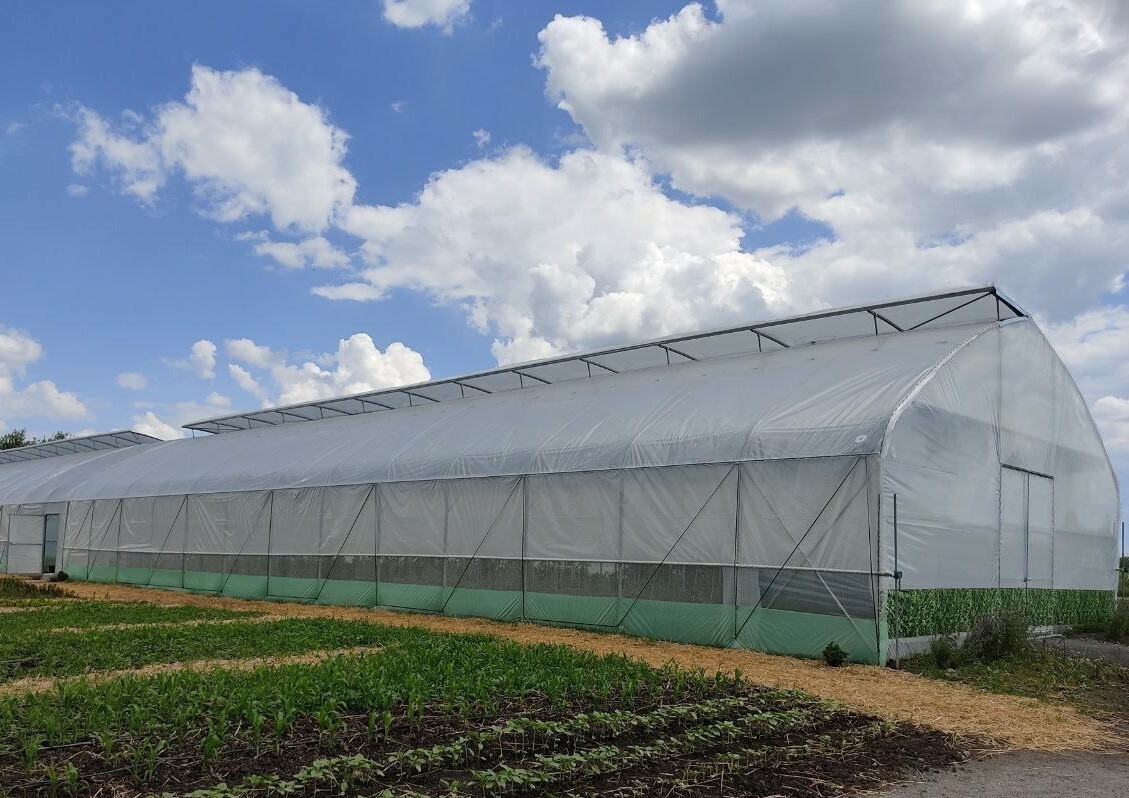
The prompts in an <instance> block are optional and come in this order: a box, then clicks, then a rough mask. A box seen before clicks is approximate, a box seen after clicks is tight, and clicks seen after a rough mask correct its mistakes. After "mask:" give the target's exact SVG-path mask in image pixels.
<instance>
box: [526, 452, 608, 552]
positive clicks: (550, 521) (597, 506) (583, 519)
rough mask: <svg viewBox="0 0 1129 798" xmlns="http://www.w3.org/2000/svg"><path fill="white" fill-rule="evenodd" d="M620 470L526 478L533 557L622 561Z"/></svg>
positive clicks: (528, 540) (528, 533) (528, 535)
mask: <svg viewBox="0 0 1129 798" xmlns="http://www.w3.org/2000/svg"><path fill="white" fill-rule="evenodd" d="M619 478H620V475H619V472H617V471H598V472H594V473H586V474H552V475H549V476H537V477H527V478H526V482H525V484H526V492H527V497H526V517H525V521H526V544H525V545H526V548H525V556H526V557H527V558H529V559H535V560H536V559H544V560H595V561H605V562H615V561H617V560H618V559H619V502H620V491H619Z"/></svg>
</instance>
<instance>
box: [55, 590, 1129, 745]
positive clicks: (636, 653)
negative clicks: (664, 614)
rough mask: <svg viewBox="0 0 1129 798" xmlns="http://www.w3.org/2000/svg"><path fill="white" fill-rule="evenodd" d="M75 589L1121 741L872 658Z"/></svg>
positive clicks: (1046, 710) (900, 716) (904, 713)
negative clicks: (676, 669) (713, 675)
mask: <svg viewBox="0 0 1129 798" xmlns="http://www.w3.org/2000/svg"><path fill="white" fill-rule="evenodd" d="M65 587H66V589H67V590H69V591H70V592H72V593H73V594H74V595H76V596H79V597H82V598H91V599H95V598H97V599H111V600H116V601H151V602H154V603H159V604H173V605H191V606H204V607H227V608H230V609H251V610H258V611H261V612H267V613H271V614H272V615H276V616H285V617H321V618H342V619H350V620H367V621H372V622H376V623H382V624H389V625H395V626H417V627H422V628H425V629H432V630H435V631H441V632H453V633H473V634H489V635H494V636H497V637H501V638H505V639H508V640H514V641H516V642H519V643H524V644H535V643H550V644H564V645H568V646H572V647H574V648H577V649H581V650H584V651H591V652H594V653H597V654H606V653H616V654H623V655H626V656H629V657H633V658H636V659H640V660H643V661H645V662H648V663H650V664H652V665H656V666H661V665H664V664H666V663H668V662H673V663H675V664H677V665H680V666H684V667H688V668H703V669H705V670H706V671H709V672H714V671H725V672H732V671H735V670H740V671H741V673H742V674H743V675H744V677H745V678H746V679H748V680H750V681H752V682H756V683H758V684H764V685H768V686H771V687H781V688H793V689H799V690H805V691H807V692H809V693H813V694H815V695H819V696H822V697H824V698H828V699H832V700H834V701H836V702H838V703H839V704H841V705H843V706H846V707H850V708H853V709H856V710H859V711H863V712H868V713H872V714H875V715H880V716H883V717H887V718H890V719H895V720H905V721H909V722H911V723H917V724H921V725H924V726H932V727H934V728H936V729H940V730H942V731H945V732H949V733H952V734H956V735H962V736H969V737H976V738H981V739H984V738H988V739H991V740H993V741H995V742H996V743H997V744H998V745H999V746H1000V747H1001V748H1015V749H1032V750H1042V751H1103V750H1111V749H1115V748H1120V747H1122V745H1123V743H1122V742H1121V740H1120V739H1119V738H1118V735H1117V734H1116V733H1115V731H1114V730H1113V728H1112V727H1111V726H1110V725H1108V724H1107V723H1105V722H1103V721H1102V720H1100V719H1097V718H1093V717H1090V716H1087V715H1085V714H1083V713H1082V712H1080V711H1078V710H1077V709H1075V708H1074V707H1071V706H1068V705H1065V704H1053V703H1049V702H1045V701H1039V700H1036V699H1032V698H1022V697H1018V696H1007V695H997V694H994V693H988V692H985V691H982V690H977V689H975V688H972V687H968V686H966V685H962V684H957V683H950V682H941V681H938V680H935V679H930V678H927V677H923V676H917V675H915V674H911V673H907V672H905V671H895V670H891V669H889V668H879V667H873V666H865V665H853V666H849V667H845V668H828V667H826V666H825V665H823V664H822V663H819V662H813V661H810V660H803V659H796V658H793V657H783V656H775V655H770V654H764V653H761V652H757V651H743V650H736V649H722V648H711V647H708V646H696V645H688V644H683V643H666V642H661V641H653V640H645V639H641V638H634V637H626V636H623V635H615V634H607V633H601V632H587V631H581V630H577V629H561V628H556V627H548V626H540V625H536V624H529V623H503V622H498V621H489V620H483V619H477V618H451V617H446V616H438V615H417V614H408V613H398V612H389V611H384V610H372V609H367V608H360V607H332V606H321V605H308V604H288V603H274V602H266V601H245V600H240V599H230V598H221V597H215V596H198V595H191V594H187V593H177V592H172V591H163V590H157V589H149V588H138V587H129V586H124V585H101V584H89V583H70V584H67V585H66V586H65Z"/></svg>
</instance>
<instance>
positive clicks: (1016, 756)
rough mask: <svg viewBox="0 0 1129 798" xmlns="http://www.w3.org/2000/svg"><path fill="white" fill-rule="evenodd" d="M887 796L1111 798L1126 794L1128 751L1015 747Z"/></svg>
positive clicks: (910, 785)
mask: <svg viewBox="0 0 1129 798" xmlns="http://www.w3.org/2000/svg"><path fill="white" fill-rule="evenodd" d="M883 795H884V796H886V798H963V796H969V798H1017V797H1021V798H1061V796H1069V798H1115V796H1124V795H1129V755H1126V754H1082V753H1080V754H1047V753H1042V752H1036V751H1018V752H1014V753H1009V754H1001V755H999V756H995V757H991V758H989V759H981V760H978V761H974V762H968V763H965V764H963V765H959V766H957V767H956V768H953V769H949V770H943V771H940V772H938V773H931V774H927V775H924V776H922V777H920V780H919V781H915V782H910V783H907V784H902V785H901V786H899V787H896V788H894V789H893V790H891V791H890V792H887V793H883Z"/></svg>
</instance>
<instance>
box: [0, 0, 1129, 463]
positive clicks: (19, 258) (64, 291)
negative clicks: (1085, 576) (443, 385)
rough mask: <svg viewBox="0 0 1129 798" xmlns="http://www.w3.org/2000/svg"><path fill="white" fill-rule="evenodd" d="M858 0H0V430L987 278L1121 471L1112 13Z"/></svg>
mask: <svg viewBox="0 0 1129 798" xmlns="http://www.w3.org/2000/svg"><path fill="white" fill-rule="evenodd" d="M863 5H865V6H867V7H866V8H860V7H854V8H852V9H850V10H847V9H846V8H844V7H843V6H841V5H840V4H837V3H832V2H828V1H827V0H802V1H801V2H784V0H779V1H776V0H763V2H756V3H754V2H752V0H722V2H719V3H718V4H717V5H714V4H713V3H706V4H704V5H702V6H697V5H689V4H686V3H683V2H670V3H667V2H647V3H643V2H617V3H614V4H612V3H596V2H588V3H583V2H554V3H549V2H527V3H503V2H490V0H395V1H392V0H389V2H384V1H383V0H342V1H341V2H334V3H332V4H325V3H315V2H298V1H297V0H285V1H280V0H275V1H273V2H244V3H235V4H231V3H219V2H208V1H202V2H197V3H192V4H153V3H146V2H121V3H116V4H114V5H113V6H112V10H107V7H104V6H99V5H98V4H92V3H86V2H55V3H50V4H44V3H39V4H31V3H28V4H17V5H14V6H12V7H11V8H9V9H8V10H7V13H6V14H5V24H4V26H3V27H2V28H0V74H3V75H4V91H3V92H0V244H2V246H3V250H2V256H0V257H2V262H3V264H4V266H3V269H4V278H5V279H4V285H5V288H6V298H7V301H6V302H5V303H4V308H3V310H2V311H0V429H10V428H15V427H27V428H28V429H29V430H30V431H31V432H33V433H35V434H43V433H46V432H50V431H53V430H55V429H64V430H68V431H71V432H81V431H88V430H89V431H96V430H106V429H111V428H121V427H134V428H137V429H142V430H143V431H147V432H150V433H154V434H160V435H162V436H163V437H168V436H170V435H176V434H180V432H179V426H180V425H181V424H183V423H186V422H188V421H191V420H195V419H197V418H200V417H205V416H208V415H215V414H218V413H222V412H227V411H229V410H235V409H240V408H253V407H258V406H260V405H262V404H270V403H273V402H279V401H288V400H295V399H306V398H314V397H317V396H328V395H333V394H337V393H341V392H344V391H347V390H361V389H365V388H370V387H373V388H374V387H382V386H384V385H388V384H392V383H395V382H399V381H403V380H414V379H420V378H423V377H425V376H426V375H428V374H430V375H434V376H441V375H447V374H452V373H457V372H464V371H469V370H473V369H478V368H484V367H488V366H490V365H492V364H494V363H496V362H499V361H503V362H504V361H506V360H515V359H526V358H529V357H534V356H538V355H543V354H548V353H551V352H559V351H568V350H575V349H577V348H582V347H587V346H596V345H602V344H606V343H610V342H614V341H623V340H630V339H633V338H640V337H651V336H654V335H658V334H662V333H667V332H675V331H678V330H683V329H691V328H694V327H700V326H716V325H718V324H722V323H726V322H728V321H735V320H738V319H745V320H748V319H759V318H764V317H768V316H774V315H781V314H786V313H791V312H797V311H804V310H810V309H813V308H818V307H826V306H832V305H837V304H844V303H848V302H855V301H863V300H872V299H881V298H884V297H890V296H900V295H905V294H911V293H919V292H923V291H927V290H931V289H933V288H940V287H948V286H952V285H964V284H975V283H985V282H992V281H994V282H997V283H998V284H999V285H1000V286H1001V287H1003V288H1004V289H1005V290H1006V291H1008V292H1009V293H1011V294H1012V295H1013V296H1014V297H1015V298H1016V299H1017V300H1018V301H1019V302H1020V303H1022V304H1024V305H1025V306H1026V307H1028V308H1029V309H1031V310H1032V311H1034V312H1035V313H1036V314H1038V316H1039V318H1040V320H1041V321H1042V323H1043V325H1044V327H1045V329H1046V330H1047V332H1048V335H1049V336H1050V337H1051V339H1052V341H1053V342H1054V343H1055V345H1056V346H1057V347H1058V349H1059V351H1060V353H1061V354H1062V355H1063V357H1064V358H1065V359H1066V360H1067V362H1068V364H1069V365H1070V366H1071V368H1072V369H1073V371H1074V374H1075V376H1076V378H1077V379H1078V382H1079V385H1080V387H1081V388H1082V390H1083V392H1084V394H1085V395H1086V397H1087V399H1088V400H1089V401H1090V403H1091V406H1092V408H1093V410H1094V414H1095V417H1096V418H1097V420H1098V422H1099V424H1100V426H1101V428H1102V430H1103V433H1104V434H1105V437H1106V440H1107V444H1108V445H1109V447H1110V449H1111V452H1112V453H1113V455H1114V457H1115V459H1116V460H1117V461H1118V463H1119V466H1120V465H1123V464H1124V463H1126V462H1129V365H1127V364H1126V360H1127V359H1126V358H1124V356H1123V353H1124V352H1125V351H1126V349H1125V347H1126V346H1127V345H1129V310H1126V308H1125V307H1124V304H1123V303H1124V301H1125V298H1124V279H1123V278H1124V273H1125V270H1126V266H1127V263H1126V255H1125V253H1126V252H1127V251H1129V246H1127V245H1129V190H1127V189H1126V185H1127V181H1126V180H1125V177H1124V176H1125V175H1126V174H1129V145H1127V144H1126V141H1129V136H1127V135H1126V134H1127V133H1129V124H1127V114H1129V111H1127V109H1129V102H1127V101H1126V100H1127V99H1129V98H1127V94H1129V92H1127V87H1129V67H1127V52H1129V47H1127V44H1126V42H1127V37H1129V22H1127V19H1126V16H1127V15H1126V13H1125V12H1122V11H1120V10H1118V6H1117V5H1116V4H1114V5H1102V4H1093V3H1079V4H1078V5H1077V6H1074V5H1072V4H1070V3H1067V4H1066V5H1065V6H1062V5H1060V4H1056V3H1051V2H1050V0H1046V2H1043V1H1042V0H1039V2H1035V3H1033V4H1029V5H1027V6H1025V7H1024V8H1025V10H1024V12H1023V14H1021V15H1020V14H1018V13H1017V12H1018V9H1019V6H1018V5H1017V3H1015V2H1011V1H1010V0H992V1H991V2H987V3H983V4H978V5H977V4H972V3H971V2H970V3H967V4H966V3H960V2H958V3H929V2H925V3H921V2H901V3H879V2H876V1H875V2H870V1H869V0H867V1H866V2H864V3H863ZM1064 9H1065V10H1064ZM217 142H218V143H219V144H222V145H223V146H217ZM229 144H230V145H231V146H228V145H229ZM240 146H242V147H243V149H240V148H239V147H240ZM397 343H398V344H399V345H396V344H397ZM390 347H391V348H390ZM194 352H195V356H193V353H194Z"/></svg>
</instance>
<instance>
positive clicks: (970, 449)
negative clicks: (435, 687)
mask: <svg viewBox="0 0 1129 798" xmlns="http://www.w3.org/2000/svg"><path fill="white" fill-rule="evenodd" d="M188 428H189V429H192V430H193V432H194V434H196V435H197V437H193V438H185V439H181V440H176V441H167V442H165V441H155V440H153V439H148V438H146V437H145V436H140V435H137V434H136V433H110V434H107V435H104V436H94V437H92V438H78V439H72V440H71V441H65V442H59V443H55V444H45V445H44V446H41V447H28V448H26V449H17V450H11V451H9V452H0V571H8V572H12V573H16V572H40V571H48V570H53V569H55V568H58V569H60V570H63V571H66V572H67V574H68V575H69V576H70V577H71V578H74V579H87V580H93V581H104V582H121V583H129V584H139V585H150V586H157V587H163V588H171V589H176V590H186V591H192V592H199V593H209V594H222V595H230V596H239V597H247V598H266V599H279V600H293V601H306V602H322V603H329V604H350V605H363V606H378V607H384V608H394V609H403V610H412V611H422V612H431V613H445V614H451V615H472V616H483V617H488V618H498V619H510V620H517V619H526V620H530V621H536V622H543V623H548V624H559V625H574V626H583V627H589V628H596V629H606V630H614V631H620V632H624V633H628V634H634V635H642V636H646V637H653V638H662V639H667V640H676V641H686V642H695V643H706V644H711V645H719V646H735V647H743V648H755V649H761V650H766V651H772V652H781V653H792V654H800V655H807V656H814V655H818V654H819V652H820V651H821V650H822V649H823V647H824V646H825V645H827V644H828V643H831V642H835V643H838V644H839V645H840V646H842V647H843V648H845V649H846V650H847V651H848V652H850V654H851V655H852V657H853V658H854V659H856V660H859V661H869V662H881V661H884V660H885V659H886V657H887V656H891V655H893V653H894V651H895V650H899V651H904V650H905V648H906V647H909V646H911V645H913V644H914V641H915V640H917V641H920V639H922V638H924V637H926V636H928V635H934V634H938V633H944V632H953V631H960V630H962V629H965V628H967V627H968V625H969V624H970V623H971V622H972V620H974V619H975V618H976V617H978V616H979V615H982V614H986V613H989V612H994V611H1000V610H1009V611H1010V610H1014V611H1018V612H1024V613H1026V615H1027V617H1028V618H1029V620H1030V622H1031V623H1032V624H1033V625H1037V626H1043V625H1056V624H1068V623H1077V622H1081V621H1086V620H1094V619H1098V618H1101V617H1104V616H1106V615H1108V614H1109V613H1110V612H1111V611H1112V608H1113V603H1114V588H1115V583H1116V573H1115V569H1116V557H1117V537H1116V527H1117V524H1118V520H1119V500H1118V493H1117V484H1116V481H1115V478H1114V475H1113V471H1112V468H1111V466H1110V463H1109V460H1108V457H1107V456H1106V452H1105V450H1104V448H1103V444H1102V441H1101V438H1100V436H1099V434H1098V432H1097V430H1096V428H1095V425H1094V422H1093V419H1092V418H1091V416H1090V414H1089V411H1088V409H1087V406H1086V404H1085V402H1084V401H1083V399H1082V397H1081V395H1080V394H1079V392H1078V390H1077V388H1076V386H1075V384H1074V382H1073V380H1072V379H1071V377H1070V374H1069V373H1068V371H1067V369H1066V367H1065V366H1064V365H1063V363H1062V362H1061V361H1060V360H1059V358H1058V356H1057V355H1056V354H1055V352H1054V350H1053V349H1052V348H1051V346H1050V344H1049V343H1048V342H1047V340H1046V339H1045V338H1044V336H1043V334H1042V333H1041V332H1040V330H1039V329H1038V327H1037V326H1036V324H1035V323H1034V322H1033V321H1032V320H1031V319H1030V318H1029V317H1028V316H1027V314H1026V313H1025V312H1024V311H1023V310H1022V309H1021V308H1020V307H1019V306H1018V305H1016V304H1015V303H1014V302H1013V301H1011V300H1010V299H1008V298H1007V297H1006V296H1004V295H1002V294H1001V293H1000V292H998V291H997V290H996V289H995V288H994V287H984V288H972V289H963V290H960V291H951V292H946V293H942V294H934V295H930V296H923V297H915V298H911V299H905V300H899V301H892V302H882V303H876V304H871V305H865V306H857V307H849V308H842V309H839V310H830V311H824V312H820V313H815V314H808V315H805V316H798V317H793V318H788V319H778V320H773V321H767V322H761V323H753V324H749V325H744V326H741V327H735V328H730V329H725V330H719V331H711V332H702V333H694V334H689V335H681V336H675V337H670V338H664V339H661V340H656V341H648V342H644V343H639V344H635V345H632V346H623V347H615V348H609V349H603V350H599V351H595V352H589V353H585V354H581V355H570V356H566V357H558V358H552V359H547V360H541V361H536V362H531V363H525V364H522V365H519V366H510V367H504V368H499V369H495V370H492V371H486V372H480V373H476V374H470V375H466V376H462V377H457V378H450V379H445V380H436V381H433V382H429V383H423V384H419V385H414V386H408V387H403V388H394V389H387V390H381V391H373V392H370V393H366V394H360V395H356V396H351V397H343V398H337V399H328V400H325V401H319V402H311V403H306V404H302V405H293V406H288V407H280V408H270V409H264V410H257V411H252V412H249V413H242V414H233V415H229V416H225V417H222V418H216V419H208V420H204V421H201V422H197V423H195V424H190V425H188ZM894 640H897V641H898V644H897V646H895V645H892V641H894Z"/></svg>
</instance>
